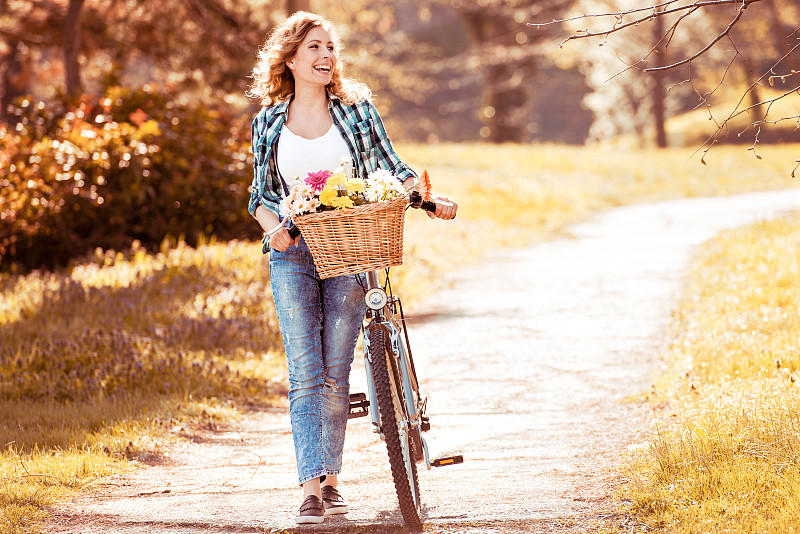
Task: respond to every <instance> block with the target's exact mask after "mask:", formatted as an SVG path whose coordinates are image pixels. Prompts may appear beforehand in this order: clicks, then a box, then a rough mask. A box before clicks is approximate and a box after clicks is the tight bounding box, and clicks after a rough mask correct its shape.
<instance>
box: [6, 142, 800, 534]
mask: <svg viewBox="0 0 800 534" xmlns="http://www.w3.org/2000/svg"><path fill="white" fill-rule="evenodd" d="M398 150H399V152H400V154H401V156H403V157H404V159H406V161H407V162H408V163H409V164H411V165H412V166H413V167H414V168H417V169H422V168H427V169H428V170H429V171H430V172H431V175H432V179H433V182H434V190H435V191H436V192H437V193H440V194H446V195H448V196H450V197H451V198H453V199H455V200H457V201H458V202H459V205H460V209H459V214H458V217H457V219H456V220H455V221H454V222H444V221H438V220H437V221H431V220H429V219H428V218H427V217H425V216H424V215H422V214H420V213H418V212H411V213H409V217H408V219H409V220H408V224H407V226H406V259H405V261H406V265H404V266H403V267H401V268H398V269H397V270H396V276H395V277H394V280H395V287H396V288H399V290H400V292H401V294H402V295H403V296H404V297H405V299H406V301H407V302H408V304H409V305H410V307H412V308H413V307H414V306H421V305H422V304H421V303H422V302H423V298H424V295H425V294H426V293H428V292H430V291H432V290H434V289H435V288H436V287H437V286H438V285H439V284H440V283H441V279H442V276H441V275H442V274H443V273H445V272H446V271H448V270H450V269H453V268H455V267H457V266H458V265H460V264H463V263H466V262H475V261H479V260H480V259H481V258H482V257H483V256H484V255H485V254H487V253H489V252H490V251H491V250H493V249H496V248H499V247H509V246H510V247H513V246H522V245H525V244H528V243H530V242H532V241H534V240H541V239H548V238H552V237H553V236H555V235H558V233H559V232H560V231H562V229H563V228H564V226H565V225H567V224H568V223H570V222H573V221H577V220H580V219H582V218H584V217H586V216H587V215H589V214H590V213H592V212H594V211H597V210H601V209H606V208H610V207H614V206H619V205H624V204H631V203H636V202H646V201H653V200H660V199H668V198H678V197H687V196H708V195H722V194H729V193H735V192H742V191H752V190H765V189H776V188H784V187H794V186H795V185H796V182H795V181H793V180H792V179H791V178H790V173H791V169H792V167H793V165H794V164H793V161H794V159H795V158H796V155H797V153H798V151H800V149H798V147H797V146H782V147H764V149H763V150H762V151H761V153H760V154H761V155H762V157H763V159H762V160H756V159H755V158H753V157H752V155H751V154H749V153H747V152H746V151H745V150H744V149H742V148H740V147H717V148H715V149H714V150H713V151H712V152H711V154H710V155H709V156H708V157H707V158H706V159H707V161H708V162H709V165H707V166H704V165H702V164H701V163H700V161H699V156H696V157H695V158H691V151H690V150H678V149H675V150H663V151H655V150H652V151H626V150H622V149H601V148H599V147H598V148H577V147H564V146H547V145H541V146H520V145H500V146H492V145H425V146H421V145H420V146H418V145H401V146H399V147H398ZM254 224H255V223H254ZM285 374H286V372H285V364H284V362H283V356H282V345H281V342H280V335H279V333H278V331H277V322H276V319H275V314H274V309H273V307H272V303H271V294H270V290H269V277H268V273H267V271H266V264H265V258H264V257H263V256H262V255H261V254H260V250H259V246H258V245H257V244H255V243H242V242H230V243H215V242H213V241H212V242H210V243H207V244H204V245H202V246H199V247H198V248H197V249H190V248H188V247H185V246H182V245H177V246H175V245H172V246H167V245H165V246H164V247H163V250H161V251H159V252H146V251H144V250H141V249H133V250H128V251H119V252H116V251H97V253H96V254H95V255H94V256H92V257H89V258H85V259H84V260H83V261H80V262H78V263H77V264H76V265H75V266H73V267H72V268H70V269H66V270H64V271H60V272H54V273H44V272H34V273H32V274H29V275H25V276H8V275H3V276H2V278H0V413H3V414H7V415H4V416H3V419H2V422H0V425H2V426H0V439H2V442H1V443H2V444H3V445H4V447H3V451H2V454H0V530H1V531H4V532H27V531H33V530H35V529H36V528H37V524H38V523H37V522H38V521H39V520H40V519H41V518H42V517H44V514H45V513H46V512H45V508H44V507H45V506H47V505H48V504H50V503H53V502H56V501H57V500H59V499H63V498H64V497H65V496H67V495H69V494H71V493H72V492H74V491H80V490H82V489H85V488H86V487H88V486H90V485H91V484H92V483H93V482H94V481H96V480H97V479H98V477H102V476H105V475H107V474H108V473H112V472H115V471H118V470H120V469H128V468H130V467H131V466H132V465H135V463H134V462H135V461H147V460H148V459H149V458H152V457H153V456H157V455H158V454H159V453H160V451H161V450H163V448H164V447H166V446H169V443H170V442H172V441H173V440H175V439H179V437H180V435H181V434H182V432H183V431H184V430H185V429H187V428H191V426H193V425H214V424H218V423H222V422H224V421H227V420H230V419H231V418H234V417H236V416H237V415H238V414H240V413H242V412H243V411H245V410H247V409H249V408H253V407H256V408H257V407H258V406H264V405H269V404H273V403H280V402H284V401H283V397H284V393H285V386H284V385H283V383H284V379H285ZM642 509H644V508H642Z"/></svg>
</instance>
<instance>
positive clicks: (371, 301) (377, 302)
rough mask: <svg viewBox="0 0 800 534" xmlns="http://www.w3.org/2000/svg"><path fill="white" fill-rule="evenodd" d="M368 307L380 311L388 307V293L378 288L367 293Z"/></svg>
mask: <svg viewBox="0 0 800 534" xmlns="http://www.w3.org/2000/svg"><path fill="white" fill-rule="evenodd" d="M366 300H367V307H368V308H369V309H371V310H380V309H381V308H383V307H384V306H386V302H387V301H388V300H389V297H387V296H386V291H384V290H383V289H381V288H379V287H376V288H373V289H370V290H369V291H367V295H366Z"/></svg>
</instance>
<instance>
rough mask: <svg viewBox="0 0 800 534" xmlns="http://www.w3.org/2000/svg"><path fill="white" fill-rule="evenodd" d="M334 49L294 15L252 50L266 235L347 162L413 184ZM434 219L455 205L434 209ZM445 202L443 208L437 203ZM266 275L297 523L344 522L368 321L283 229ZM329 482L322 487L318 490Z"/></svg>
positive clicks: (354, 287) (358, 295)
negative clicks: (295, 197)
mask: <svg viewBox="0 0 800 534" xmlns="http://www.w3.org/2000/svg"><path fill="white" fill-rule="evenodd" d="M339 49H340V44H339V39H338V36H337V34H336V32H335V29H334V28H333V26H332V25H331V23H330V22H329V21H327V20H326V19H324V18H322V17H320V16H318V15H314V14H312V13H306V12H298V13H295V14H294V15H292V16H291V17H289V18H288V19H287V20H286V21H284V22H283V23H282V24H281V25H279V26H278V27H277V28H276V29H275V31H274V32H273V33H272V35H271V36H270V38H269V39H268V40H267V43H266V45H265V46H264V47H263V48H262V49H261V50H260V51H259V54H258V63H257V65H256V67H255V69H254V70H253V78H254V83H253V86H252V87H251V89H250V91H249V96H252V97H256V98H259V99H260V101H261V103H262V105H263V106H264V108H263V109H262V110H261V111H260V112H259V113H258V115H257V116H256V118H255V119H254V120H253V127H252V140H253V154H254V159H255V164H254V168H255V177H254V179H253V189H252V195H251V198H250V205H249V210H250V213H251V214H252V215H253V216H254V217H255V218H256V219H257V220H258V222H259V224H260V225H261V227H262V228H263V229H264V230H265V231H267V230H270V229H272V228H274V227H276V226H277V225H279V224H280V221H281V220H282V219H283V218H284V216H285V214H286V213H285V207H284V206H283V205H282V204H281V200H282V199H283V198H284V197H285V196H286V195H287V194H288V192H289V189H290V187H291V185H292V182H294V181H295V179H296V178H297V177H305V176H307V175H308V173H309V172H317V171H319V170H323V169H333V168H334V167H337V166H338V165H340V163H341V161H342V158H343V157H348V158H351V159H352V162H353V167H354V170H355V173H356V174H357V175H359V176H361V177H362V178H363V177H366V176H367V175H368V173H370V172H372V171H374V170H377V169H378V168H383V169H386V170H388V171H390V172H391V173H392V174H393V175H394V176H397V177H399V179H400V180H401V181H402V182H403V184H404V185H409V184H413V183H414V180H416V174H415V173H414V171H412V170H411V169H410V168H409V167H408V166H407V165H405V164H404V163H403V162H402V161H400V159H399V158H398V157H397V154H395V152H394V149H393V148H392V145H391V143H390V141H389V138H388V136H387V135H386V131H385V129H384V127H383V123H382V121H381V119H380V116H379V115H378V112H377V110H376V109H375V107H374V106H373V105H372V103H371V102H370V101H369V98H370V96H371V95H370V91H369V89H368V88H367V87H366V86H364V85H363V84H360V83H356V82H354V81H352V80H349V79H347V78H344V77H342V66H341V63H340V61H339V56H338V52H339ZM438 200H439V201H440V203H437V209H436V214H435V215H432V217H434V216H435V217H440V218H442V219H452V218H453V217H454V216H455V214H456V209H457V206H456V205H455V204H454V203H450V202H448V201H447V199H438ZM442 201H444V202H442ZM270 249H271V252H270V261H269V266H270V277H271V284H272V292H273V298H274V299H275V307H276V308H277V312H278V321H279V325H280V328H281V334H282V336H283V342H284V346H285V349H286V357H287V362H288V368H289V413H290V417H291V423H292V435H293V438H294V446H295V455H296V458H297V470H298V476H299V480H300V485H301V486H302V488H303V493H304V500H303V503H302V505H301V507H300V513H299V514H298V516H297V517H296V521H297V523H321V522H322V521H323V519H324V516H325V514H326V513H327V514H341V513H346V512H347V504H346V502H345V500H344V499H343V498H342V496H341V494H340V493H339V491H338V489H337V485H338V475H339V472H340V471H341V466H342V449H343V447H344V434H345V426H346V424H347V415H348V412H349V398H350V397H349V388H350V385H349V375H350V366H351V364H352V362H353V351H354V349H355V345H356V341H357V338H358V334H359V329H360V327H361V323H362V320H363V318H364V313H365V309H366V308H365V303H364V295H363V291H362V289H361V286H360V284H359V280H358V278H357V277H356V276H339V277H333V278H327V279H324V280H320V279H319V277H318V275H317V272H316V269H315V267H314V262H313V259H312V257H311V254H310V252H309V250H308V248H307V246H306V245H305V242H304V241H303V239H302V237H298V238H296V239H294V238H292V237H291V236H290V235H289V232H288V231H287V230H286V229H285V228H282V229H280V230H279V231H277V232H276V233H274V234H273V235H272V237H271V238H268V237H266V236H265V238H264V242H263V251H264V253H266V252H268V251H270ZM323 484H324V485H323Z"/></svg>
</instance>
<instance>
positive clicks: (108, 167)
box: [0, 86, 259, 269]
mask: <svg viewBox="0 0 800 534" xmlns="http://www.w3.org/2000/svg"><path fill="white" fill-rule="evenodd" d="M13 114H14V115H15V116H16V119H17V120H18V122H17V123H16V125H15V126H13V127H11V126H9V127H0V188H2V190H3V194H2V196H0V222H1V223H2V224H0V268H2V269H8V268H10V267H11V266H12V265H16V266H17V267H22V268H23V269H29V268H36V267H53V266H56V265H63V264H65V263H67V262H68V261H69V260H70V259H72V258H75V257H78V256H81V255H83V254H85V253H87V252H89V251H91V250H93V249H94V248H96V247H101V248H104V249H109V248H110V249H123V248H127V247H129V246H130V245H131V243H133V242H134V241H135V240H138V241H139V242H141V243H142V244H144V245H145V246H146V247H150V248H155V247H158V246H159V245H160V244H161V243H162V242H163V241H164V239H166V238H169V237H172V238H173V239H177V238H183V239H185V240H186V241H187V242H188V243H189V244H194V243H195V242H196V240H197V239H198V238H199V237H200V236H210V235H215V236H217V237H218V238H220V239H233V238H253V237H256V236H257V235H258V233H259V232H258V231H259V228H258V225H257V224H256V223H255V221H253V220H252V218H251V217H250V216H249V215H248V214H247V200H248V197H249V193H248V186H249V184H250V174H251V171H250V169H251V168H252V156H251V155H250V151H249V143H248V139H247V138H248V134H249V124H248V119H243V118H237V117H233V116H231V115H230V114H226V113H225V112H224V111H221V110H216V109H211V108H209V107H208V106H207V105H205V104H203V103H201V102H191V103H184V102H182V101H180V100H179V99H178V96H177V94H174V93H172V92H171V91H169V90H157V89H154V88H152V87H150V86H144V87H143V88H141V89H137V90H133V89H127V88H120V87H112V88H109V89H108V90H107V91H106V94H105V95H102V96H99V97H89V96H84V97H83V98H82V99H81V101H80V103H79V104H78V105H77V106H67V105H65V104H63V103H60V102H56V103H52V104H45V103H44V102H33V101H32V100H29V99H28V100H23V101H22V102H21V105H20V106H19V107H18V108H16V109H15V110H14V111H13Z"/></svg>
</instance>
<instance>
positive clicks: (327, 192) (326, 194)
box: [319, 180, 339, 206]
mask: <svg viewBox="0 0 800 534" xmlns="http://www.w3.org/2000/svg"><path fill="white" fill-rule="evenodd" d="M328 183H329V184H330V180H328ZM338 195H339V193H337V192H336V189H334V188H333V187H328V186H327V185H326V186H325V188H324V189H323V190H322V191H321V192H320V194H319V201H320V202H321V203H322V204H323V205H324V206H333V199H335V198H337V197H338Z"/></svg>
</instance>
